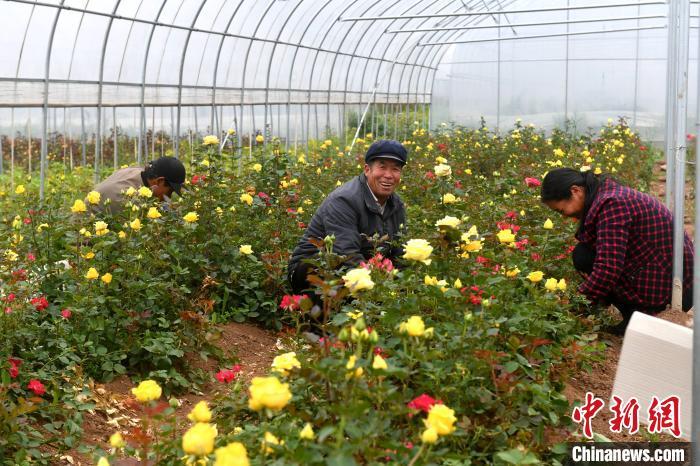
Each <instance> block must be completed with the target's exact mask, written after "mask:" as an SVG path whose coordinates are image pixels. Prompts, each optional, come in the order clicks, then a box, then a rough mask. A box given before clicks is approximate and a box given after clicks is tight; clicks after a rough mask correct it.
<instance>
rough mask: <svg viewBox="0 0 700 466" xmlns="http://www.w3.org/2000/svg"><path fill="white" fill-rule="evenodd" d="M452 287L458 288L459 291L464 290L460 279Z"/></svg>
mask: <svg viewBox="0 0 700 466" xmlns="http://www.w3.org/2000/svg"><path fill="white" fill-rule="evenodd" d="M452 286H454V287H455V288H457V289H458V290H459V289H461V288H462V280H460V279H459V278H458V279H457V280H455V283H454V285H452Z"/></svg>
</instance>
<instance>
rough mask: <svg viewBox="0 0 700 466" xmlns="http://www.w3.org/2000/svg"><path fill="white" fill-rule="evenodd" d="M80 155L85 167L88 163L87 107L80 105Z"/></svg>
mask: <svg viewBox="0 0 700 466" xmlns="http://www.w3.org/2000/svg"><path fill="white" fill-rule="evenodd" d="M80 156H81V157H82V159H83V167H84V166H85V165H87V135H86V134H85V108H84V107H80Z"/></svg>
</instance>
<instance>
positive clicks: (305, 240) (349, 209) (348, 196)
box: [287, 140, 407, 294]
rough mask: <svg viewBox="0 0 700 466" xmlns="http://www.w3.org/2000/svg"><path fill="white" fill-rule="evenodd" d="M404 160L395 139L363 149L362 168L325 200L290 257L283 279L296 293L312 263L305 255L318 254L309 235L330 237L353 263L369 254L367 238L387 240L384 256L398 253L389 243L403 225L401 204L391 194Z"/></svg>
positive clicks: (306, 285)
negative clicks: (375, 236)
mask: <svg viewBox="0 0 700 466" xmlns="http://www.w3.org/2000/svg"><path fill="white" fill-rule="evenodd" d="M406 160H407V151H406V149H405V148H404V147H403V146H402V145H401V143H399V142H398V141H393V140H378V141H375V142H374V143H373V144H372V145H371V146H370V147H369V149H368V150H367V152H366V153H365V166H364V172H363V173H362V174H360V175H358V176H356V177H355V178H353V179H352V180H350V181H349V182H347V183H345V184H343V185H342V186H340V187H338V188H336V189H335V190H334V191H333V192H332V193H331V194H330V195H328V197H327V198H326V200H325V201H323V203H322V204H321V206H320V207H319V208H318V210H317V211H316V213H315V214H314V216H313V218H312V219H311V222H310V223H309V226H308V228H307V229H306V231H305V232H304V235H303V236H302V238H301V239H300V240H299V243H298V244H297V246H296V248H295V249H294V252H293V253H292V255H291V258H290V260H289V265H288V267H287V277H288V280H289V283H290V285H291V288H292V290H293V291H294V293H295V294H301V292H303V291H305V290H308V289H310V288H311V286H310V285H309V281H308V279H307V276H308V275H309V274H310V273H312V272H313V266H312V265H311V264H309V263H308V262H306V261H305V260H304V259H309V258H312V257H314V256H315V255H316V254H318V251H319V250H318V247H317V246H316V245H314V244H313V243H312V242H311V241H310V240H311V239H312V238H315V239H317V240H319V241H323V239H324V238H325V237H326V236H330V235H334V236H335V242H334V243H333V252H335V253H336V254H338V255H342V256H345V258H346V262H345V264H346V265H348V266H352V267H356V266H358V265H359V264H360V262H362V261H363V260H368V259H370V258H371V257H372V255H373V251H374V247H373V245H372V242H371V241H370V240H369V239H370V238H371V237H373V236H374V235H377V236H378V237H384V236H386V237H387V238H388V241H387V242H386V243H385V245H384V246H383V247H382V251H381V252H382V254H383V256H384V257H385V258H389V259H394V258H396V257H397V256H398V255H399V254H400V253H401V251H400V250H399V249H400V248H392V247H391V246H390V245H389V244H388V243H389V242H390V241H392V240H395V239H397V237H398V236H399V235H400V233H401V230H402V229H403V227H404V225H405V223H406V211H405V208H404V205H403V202H402V201H401V198H400V197H399V196H398V194H396V192H395V191H396V188H397V187H398V185H399V182H400V181H401V171H402V170H403V167H404V165H406Z"/></svg>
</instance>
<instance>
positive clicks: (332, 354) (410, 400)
mask: <svg viewBox="0 0 700 466" xmlns="http://www.w3.org/2000/svg"><path fill="white" fill-rule="evenodd" d="M371 139H372V136H371V135H366V137H365V138H363V140H362V141H357V144H356V147H355V149H354V151H353V153H351V154H348V153H346V152H345V151H344V150H343V149H344V147H343V146H341V145H340V144H339V142H337V141H334V140H333V139H329V140H327V141H323V142H322V143H320V141H319V142H318V143H316V142H312V143H310V145H309V148H310V151H309V153H301V151H292V152H289V153H284V152H283V151H282V150H281V145H280V143H279V141H277V140H275V139H273V140H271V141H269V142H267V145H266V146H265V145H263V144H262V143H261V144H259V145H256V146H255V147H254V148H253V150H252V152H251V153H250V154H247V153H245V152H244V153H241V154H235V153H234V154H230V153H227V152H222V153H219V147H218V146H217V145H216V144H214V143H213V142H212V141H213V140H210V144H209V145H208V146H202V147H198V148H197V149H196V150H194V151H193V156H192V160H188V164H189V167H190V168H189V172H190V173H191V175H192V182H191V183H189V186H188V187H187V192H186V194H185V195H184V196H183V197H182V198H175V199H173V202H171V203H170V204H168V205H163V204H159V203H158V202H157V201H156V200H155V199H154V198H153V197H149V196H148V194H149V193H150V191H149V192H146V190H134V192H132V193H130V197H129V203H128V204H127V205H126V206H125V208H124V209H122V210H121V211H119V212H117V213H115V214H114V215H94V214H93V213H92V212H91V210H90V207H89V206H90V205H94V204H91V202H93V201H95V202H101V200H98V199H96V197H95V196H91V197H90V198H88V199H87V205H86V204H85V202H84V201H83V199H85V195H84V193H87V192H89V190H90V184H91V183H90V178H91V176H90V175H91V174H90V173H89V170H82V169H76V170H74V171H72V172H67V173H65V174H64V175H62V176H63V179H61V178H60V177H51V178H49V180H48V187H47V189H48V192H50V193H51V195H50V196H48V198H47V200H46V201H45V202H44V203H39V202H38V199H37V194H36V193H37V187H36V180H35V179H34V180H32V179H27V178H26V176H25V175H23V174H22V173H21V172H20V171H19V170H18V171H17V172H16V173H15V176H16V179H15V186H17V187H19V185H20V184H21V185H22V186H23V189H22V190H17V189H15V190H11V189H9V188H5V187H4V188H3V190H2V197H0V206H1V207H0V208H1V209H2V212H3V221H2V222H0V231H1V232H2V235H1V236H0V252H1V253H2V254H3V257H4V258H5V261H4V262H3V265H2V268H1V269H0V279H1V280H2V282H0V302H1V303H2V306H3V310H4V312H3V313H1V314H0V331H1V332H2V334H3V335H6V338H4V340H3V342H2V343H0V374H2V390H0V406H1V407H2V408H3V409H4V412H5V413H10V414H6V415H3V417H0V422H2V423H3V424H2V428H3V429H5V430H6V431H11V432H17V431H18V429H19V430H20V431H21V430H22V429H25V431H26V429H28V428H29V427H17V426H23V425H24V426H26V425H27V424H26V423H25V422H23V421H22V418H23V417H26V416H27V415H28V414H27V413H29V412H30V411H33V413H32V414H31V416H32V417H33V418H34V419H37V417H38V418H42V417H46V416H49V417H51V419H52V422H54V423H56V424H55V425H54V426H53V428H54V429H56V430H57V431H58V429H63V430H65V431H66V432H68V434H69V435H66V436H64V440H63V441H64V443H63V444H62V445H61V446H59V447H57V449H58V450H61V449H66V448H69V447H70V446H71V445H69V444H66V443H65V439H73V440H74V439H75V437H76V436H77V434H79V422H80V416H81V412H82V411H83V410H85V409H90V406H89V404H81V403H78V402H76V401H75V399H76V398H75V393H76V391H75V387H79V391H80V390H83V389H85V390H86V388H84V387H86V386H87V384H88V382H89V378H90V377H92V378H96V379H100V380H105V379H109V378H110V377H113V376H115V375H118V374H128V375H131V376H134V378H135V379H137V380H143V379H148V380H150V381H151V382H153V383H154V384H157V386H158V387H159V388H161V387H162V389H163V390H165V392H166V393H170V392H173V391H177V390H183V389H186V388H188V387H190V386H191V385H192V384H195V385H196V384H199V383H201V382H203V381H204V380H205V378H204V377H205V376H206V377H207V379H209V380H212V378H213V374H207V375H205V374H197V373H194V372H192V371H190V370H188V365H187V364H186V363H185V361H186V359H185V358H186V355H187V354H188V353H189V354H201V355H203V356H207V355H210V356H211V355H216V349H215V348H214V347H213V345H211V344H210V342H212V341H214V340H215V337H216V328H215V326H214V325H212V324H215V323H217V322H220V321H224V320H236V321H244V320H253V321H257V322H258V323H260V324H262V325H267V326H268V327H270V328H281V327H283V326H286V325H291V324H292V323H300V322H302V321H304V320H307V319H309V317H308V316H309V315H310V314H312V313H314V312H315V311H318V309H316V310H314V309H313V308H312V306H313V302H312V300H311V299H306V297H304V296H289V295H286V291H285V287H286V283H285V267H286V261H287V258H288V255H289V252H290V250H291V249H292V248H293V246H294V245H295V243H296V241H297V240H298V238H299V236H300V235H301V233H302V232H303V229H304V227H305V225H306V224H308V222H309V220H310V218H311V215H312V214H313V212H314V210H315V208H316V207H318V206H319V205H320V203H321V202H322V200H323V196H324V195H325V194H327V192H328V191H330V189H331V188H332V187H333V186H335V185H336V184H337V183H338V182H342V181H346V180H348V179H349V178H350V177H352V176H354V175H355V174H357V173H358V172H359V170H358V164H359V165H360V166H361V161H362V155H363V153H364V151H365V150H366V148H367V145H368V144H369V143H371ZM262 142H265V139H264V138H263V141H262ZM404 144H405V145H406V147H407V148H409V150H410V157H409V164H408V165H407V166H406V168H405V170H404V173H403V177H404V180H405V181H406V182H405V183H404V184H403V185H402V186H401V188H400V190H399V194H400V195H401V196H402V197H403V199H404V200H405V201H406V205H407V209H408V215H407V218H408V225H406V227H407V232H408V236H407V237H404V238H401V240H400V241H399V242H398V244H397V246H402V247H404V251H405V252H404V254H403V255H402V258H400V260H399V261H398V263H396V264H394V263H391V261H389V262H388V263H387V259H386V258H383V257H380V256H376V257H375V258H373V259H372V260H369V261H367V262H366V263H364V264H362V265H361V267H360V268H356V269H351V270H347V269H340V270H339V269H338V268H337V264H338V263H340V262H341V259H342V258H338V257H336V256H334V255H333V253H332V241H333V238H326V239H325V242H319V248H320V252H321V253H320V256H319V257H318V259H317V260H316V263H317V266H318V267H319V273H318V277H319V279H318V281H317V282H316V285H317V291H316V294H317V296H318V298H319V299H320V300H321V301H322V304H323V306H322V307H323V308H322V309H321V311H320V312H316V315H320V316H323V317H326V321H325V322H322V323H321V324H320V326H321V332H322V333H323V335H324V338H323V340H322V342H321V344H320V345H318V346H308V345H305V344H303V343H302V342H300V341H299V340H298V339H295V338H288V339H285V340H284V341H283V344H284V346H285V348H284V350H283V351H282V352H281V354H280V355H279V357H278V359H276V362H275V363H274V364H273V367H272V368H271V370H270V372H271V374H270V375H269V376H268V377H258V378H256V379H254V381H253V383H252V384H251V385H250V386H247V385H246V384H244V383H242V381H241V380H239V379H238V378H236V373H237V371H235V370H228V369H225V370H224V369H222V370H221V371H219V373H217V376H216V378H217V380H220V381H223V382H221V383H226V385H225V388H223V389H222V390H221V393H220V394H219V395H218V396H216V397H215V399H213V400H212V401H211V403H210V406H211V409H212V412H209V408H208V407H207V409H206V410H205V409H204V407H200V408H198V411H197V412H196V413H192V418H191V420H193V422H194V421H198V420H203V419H208V418H211V420H210V421H206V422H195V424H194V425H192V426H191V427H190V428H189V429H188V430H187V432H188V433H189V435H187V434H185V436H186V437H183V436H182V435H180V434H176V433H175V431H174V430H172V431H170V432H172V435H169V436H164V437H159V439H158V440H156V439H155V438H152V437H150V436H149V435H145V436H140V437H138V441H133V436H131V437H130V436H126V437H125V438H127V439H132V440H126V442H125V443H126V444H125V446H123V447H119V448H116V449H115V450H114V451H99V452H97V456H104V457H105V458H112V457H115V456H124V455H126V456H129V455H139V456H140V457H142V458H144V457H150V458H152V459H157V460H158V461H166V462H167V461H171V462H177V461H179V459H180V458H182V457H183V456H185V455H190V456H191V460H192V461H195V460H196V459H201V458H202V457H207V458H209V459H211V460H212V461H218V460H220V461H222V462H223V461H224V460H223V459H220V458H225V457H226V458H231V461H234V459H235V460H236V461H240V462H241V464H247V461H249V458H250V461H252V462H254V463H255V462H256V461H257V462H261V461H263V458H264V459H265V461H269V462H273V461H277V462H279V463H280V464H281V463H298V464H326V462H329V461H330V462H335V463H337V464H364V463H379V462H395V463H400V464H407V463H409V462H411V461H414V464H415V462H419V461H420V462H430V461H441V462H443V463H445V464H500V463H507V462H508V461H509V459H512V458H515V457H518V458H529V460H532V461H535V462H544V463H551V464H556V463H557V461H559V460H560V459H561V458H562V454H561V449H558V448H553V445H552V444H553V442H554V440H552V439H561V438H565V437H566V435H567V434H568V433H569V431H570V429H571V421H570V420H569V419H568V413H569V412H570V407H569V404H568V402H567V400H566V398H565V397H564V396H563V394H562V391H563V388H564V384H565V382H566V380H567V377H568V376H569V374H570V373H571V371H574V370H578V369H579V368H580V366H581V365H583V366H585V365H586V364H588V363H589V362H590V357H591V355H592V354H593V353H595V352H596V351H597V350H599V348H600V345H599V344H598V343H597V340H596V337H595V335H596V332H597V330H598V328H599V324H600V319H598V318H597V317H596V316H595V315H594V313H593V312H592V310H591V309H590V308H589V307H588V305H587V303H586V301H585V300H584V299H583V298H581V297H580V296H578V295H576V293H575V284H576V283H577V281H578V278H577V276H576V275H575V274H574V273H572V270H571V266H570V261H569V252H570V249H571V247H572V245H573V243H572V233H573V231H574V230H575V227H576V225H575V224H574V223H572V222H570V221H567V220H565V219H563V218H557V219H548V216H549V215H551V212H548V211H547V209H546V207H543V206H542V205H541V204H540V202H539V198H538V197H539V192H538V190H537V186H538V182H539V181H540V180H541V179H542V177H543V175H544V173H545V172H546V171H547V170H548V169H550V168H551V167H555V166H573V167H579V168H581V169H582V170H587V169H590V170H594V171H605V172H611V173H613V174H614V175H615V176H617V177H619V178H620V179H621V180H622V181H623V182H625V181H627V182H630V183H632V182H633V183H634V185H635V187H642V188H643V187H644V183H646V182H648V180H649V179H650V166H651V163H653V160H652V159H653V157H652V156H653V155H654V152H653V151H651V150H649V149H647V148H646V147H645V146H642V144H641V142H640V141H639V139H638V137H637V136H636V135H635V134H634V133H633V132H632V131H631V130H630V129H629V128H627V126H626V125H625V123H624V122H619V123H617V124H612V123H610V124H608V125H606V126H605V127H603V128H602V130H601V133H600V134H597V135H595V136H594V135H592V134H591V135H580V134H569V133H566V132H563V131H559V130H555V131H553V132H552V133H551V135H550V136H549V137H548V136H547V135H545V134H544V133H543V132H542V131H541V130H538V129H537V128H534V127H530V126H522V125H521V124H519V123H517V124H516V125H515V127H514V128H513V129H512V130H511V131H509V132H508V133H506V134H503V135H497V134H494V133H492V132H490V131H489V130H488V129H487V128H486V127H485V126H483V127H481V128H478V129H474V130H468V129H465V128H459V127H455V128H449V127H441V128H439V129H438V130H437V131H435V132H432V133H428V132H427V131H425V130H422V129H418V128H416V129H415V130H414V131H413V132H412V135H411V136H409V138H408V139H406V140H405V141H404ZM642 147H644V150H642ZM50 172H52V173H58V172H59V168H58V167H55V166H52V167H51V169H50ZM20 181H21V183H20ZM640 184H641V186H640ZM3 186H4V185H3ZM319 187H324V188H323V189H319ZM18 191H19V192H18ZM448 194H449V195H448ZM98 278H99V279H98ZM567 284H570V285H568V286H567ZM42 297H43V298H44V300H41V299H40V298H42ZM40 308H41V309H40ZM66 310H68V311H69V312H67V313H66V312H64V311H66ZM221 367H231V366H230V365H229V364H228V361H222V364H221ZM32 380H36V381H37V382H39V383H41V385H38V384H37V383H33V384H32V386H31V387H30V386H29V384H30V381H32ZM144 383H145V382H144ZM149 386H150V388H149ZM42 387H43V388H42ZM42 390H45V393H43V394H41V395H40V394H39V392H41V391H42ZM49 393H51V394H53V396H52V400H49V399H48V396H47V395H48V394H49ZM156 395H157V396H156ZM134 396H136V397H138V398H139V400H141V401H142V402H144V403H153V404H155V405H156V406H158V403H163V402H162V401H160V400H159V398H160V397H161V393H160V392H158V390H156V389H155V386H153V385H151V384H148V385H146V386H144V387H143V388H141V389H139V388H138V387H137V388H136V392H135V393H134ZM427 398H429V399H430V400H433V401H431V402H426V401H425V400H426V399H427ZM144 409H145V408H144ZM149 409H150V408H149ZM159 409H160V408H159ZM59 413H60V414H59ZM143 418H144V419H146V420H149V419H150V420H149V421H148V422H149V423H151V424H149V425H154V423H159V425H161V424H162V425H169V424H172V423H174V422H175V421H174V420H173V418H172V412H171V410H169V409H166V408H163V409H162V410H160V411H159V412H157V413H153V412H151V411H148V410H147V411H144V413H143ZM151 418H152V419H151ZM18 419H19V420H18ZM214 423H216V427H214ZM28 425H29V426H33V425H36V424H31V423H30V424H28ZM198 426H199V427H198ZM35 430H36V429H35ZM73 434H76V435H73ZM0 437H1V438H3V439H5V438H9V439H10V440H5V443H4V444H3V443H2V440H0V449H1V448H5V450H3V451H0V453H4V452H9V455H15V456H14V457H18V456H17V455H20V456H19V457H20V458H23V457H27V456H32V455H36V453H35V452H32V453H29V452H30V450H31V448H32V447H28V446H27V445H28V444H27V443H26V442H25V443H22V441H19V440H15V439H16V437H11V436H8V437H6V436H0ZM50 437H51V436H50V435H46V433H45V432H43V433H41V432H39V431H36V434H35V437H34V438H36V439H37V440H36V442H38V443H37V444H36V445H38V444H40V443H41V442H42V440H41V439H42V438H44V439H47V438H50ZM166 437H167V438H166ZM73 440H68V443H71V442H72V441H73ZM13 442H14V443H13ZM18 445H19V447H18ZM514 452H517V455H516V454H515V453H514ZM9 455H8V457H10V456H9ZM22 455H24V456H22ZM518 455H519V456H518ZM105 461H106V460H105Z"/></svg>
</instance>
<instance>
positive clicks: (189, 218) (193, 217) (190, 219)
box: [182, 212, 199, 223]
mask: <svg viewBox="0 0 700 466" xmlns="http://www.w3.org/2000/svg"><path fill="white" fill-rule="evenodd" d="M182 219H183V220H184V221H185V222H187V223H194V222H196V221H197V220H199V214H198V213H197V212H187V214H186V215H185V216H184V217H182Z"/></svg>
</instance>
